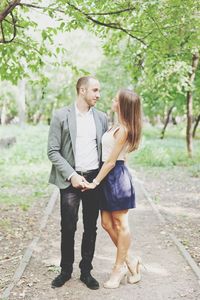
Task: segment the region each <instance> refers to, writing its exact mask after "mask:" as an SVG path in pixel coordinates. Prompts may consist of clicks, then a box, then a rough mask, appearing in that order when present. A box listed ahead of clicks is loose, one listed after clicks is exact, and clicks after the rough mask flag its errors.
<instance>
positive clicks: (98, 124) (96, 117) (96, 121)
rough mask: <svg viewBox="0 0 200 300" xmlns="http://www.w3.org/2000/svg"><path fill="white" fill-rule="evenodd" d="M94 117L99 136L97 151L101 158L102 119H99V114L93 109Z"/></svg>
mask: <svg viewBox="0 0 200 300" xmlns="http://www.w3.org/2000/svg"><path fill="white" fill-rule="evenodd" d="M93 116H94V121H95V125H96V134H97V150H98V154H99V157H100V154H101V135H102V134H101V133H102V130H101V127H102V125H101V122H100V119H99V116H98V113H97V111H96V110H95V109H93Z"/></svg>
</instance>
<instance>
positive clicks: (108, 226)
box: [101, 214, 113, 231]
mask: <svg viewBox="0 0 200 300" xmlns="http://www.w3.org/2000/svg"><path fill="white" fill-rule="evenodd" d="M101 226H102V227H103V229H104V230H106V231H110V230H112V229H113V223H112V219H111V218H110V217H109V216H108V215H106V214H102V216H101Z"/></svg>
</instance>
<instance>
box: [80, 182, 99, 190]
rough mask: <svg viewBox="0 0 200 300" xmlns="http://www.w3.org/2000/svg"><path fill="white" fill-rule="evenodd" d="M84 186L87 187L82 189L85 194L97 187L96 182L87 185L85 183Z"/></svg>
mask: <svg viewBox="0 0 200 300" xmlns="http://www.w3.org/2000/svg"><path fill="white" fill-rule="evenodd" d="M84 185H85V187H84V188H83V189H81V192H85V191H87V190H93V189H95V188H96V186H97V185H96V184H95V183H94V182H91V183H89V182H87V183H85V182H84Z"/></svg>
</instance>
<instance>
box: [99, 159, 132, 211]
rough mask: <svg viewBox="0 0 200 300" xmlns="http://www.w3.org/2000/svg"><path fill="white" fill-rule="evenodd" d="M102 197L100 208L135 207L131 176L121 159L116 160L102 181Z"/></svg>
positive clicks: (120, 208)
mask: <svg viewBox="0 0 200 300" xmlns="http://www.w3.org/2000/svg"><path fill="white" fill-rule="evenodd" d="M101 186H102V190H103V194H104V197H102V200H101V202H100V209H101V210H106V211H116V210H124V209H130V208H134V207H135V191H134V188H133V183H132V176H131V174H130V172H129V171H128V169H127V167H126V166H125V165H124V161H123V160H117V161H116V165H115V167H114V168H113V169H112V170H111V171H110V172H109V173H108V175H107V176H106V177H105V179H104V180H103V181H102V185H101Z"/></svg>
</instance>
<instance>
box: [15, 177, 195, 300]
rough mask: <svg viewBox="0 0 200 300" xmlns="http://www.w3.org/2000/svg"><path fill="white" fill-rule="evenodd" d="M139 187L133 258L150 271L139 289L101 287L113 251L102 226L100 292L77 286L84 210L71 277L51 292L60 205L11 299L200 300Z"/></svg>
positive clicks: (97, 261)
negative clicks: (134, 256)
mask: <svg viewBox="0 0 200 300" xmlns="http://www.w3.org/2000/svg"><path fill="white" fill-rule="evenodd" d="M135 186H136V191H137V197H138V201H137V203H138V206H137V209H135V210H131V211H130V214H129V219H130V225H131V231H132V233H133V245H132V249H133V250H134V254H136V255H139V256H141V257H142V259H143V263H144V264H145V266H146V268H147V270H143V277H142V280H141V282H139V283H138V284H135V285H131V284H127V285H120V288H118V289H115V290H108V289H104V288H103V287H102V283H103V282H104V281H105V280H106V279H107V278H108V274H109V272H110V270H111V268H112V265H113V262H114V255H115V249H114V246H113V245H112V243H111V241H110V239H109V237H108V236H107V234H106V233H105V232H104V231H103V229H102V228H101V226H100V225H99V232H98V237H97V244H96V252H95V258H94V270H93V272H92V273H93V275H94V276H95V277H96V278H97V279H98V280H99V282H100V285H101V288H100V289H99V290H97V291H91V290H89V289H88V288H87V287H85V285H84V284H83V283H82V282H81V281H80V280H79V268H78V263H79V260H80V243H81V235H82V220H81V209H80V217H79V222H78V230H77V233H76V258H75V264H74V272H73V277H72V279H71V280H70V281H68V282H67V283H66V284H65V285H64V286H63V287H62V288H59V289H52V288H51V287H50V284H51V280H52V279H53V278H54V277H55V276H56V274H57V273H58V272H59V267H58V266H59V258H60V217H59V201H57V202H56V205H55V207H54V209H53V213H52V214H51V216H50V218H49V220H48V223H47V226H46V228H45V229H44V230H43V232H42V234H41V238H40V240H39V242H38V244H37V247H36V249H35V251H34V252H33V256H32V258H31V260H30V263H29V264H28V266H27V268H26V270H25V272H24V274H23V276H22V278H21V279H20V281H19V282H18V284H17V286H15V288H14V289H13V290H12V292H11V295H10V298H9V299H10V300H18V299H26V300H47V299H48V300H49V299H52V300H62V299H69V300H79V299H82V300H86V299H89V300H90V299H91V300H92V299H95V300H96V299H105V300H108V299H109V300H115V299H117V300H125V299H126V300H133V299H141V300H147V299H148V300H161V299H162V300H165V299H187V300H189V299H192V300H197V299H200V285H199V283H198V280H197V278H196V276H195V275H194V273H193V272H192V270H191V269H190V267H189V266H188V265H187V263H186V261H185V260H184V258H183V257H182V256H181V254H180V252H179V251H178V249H177V248H176V246H175V245H174V244H173V242H172V240H171V239H170V237H169V235H168V234H167V231H168V228H164V226H163V224H162V223H161V222H160V221H159V219H158V217H157V215H156V214H155V212H154V211H153V209H152V207H151V206H150V204H149V202H148V201H147V199H146V198H145V196H144V194H143V192H142V190H141V189H140V187H139V185H138V184H137V182H135ZM99 221H100V218H99Z"/></svg>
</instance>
